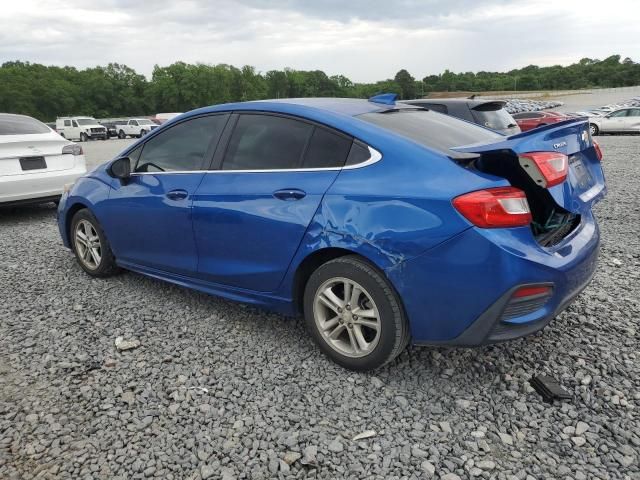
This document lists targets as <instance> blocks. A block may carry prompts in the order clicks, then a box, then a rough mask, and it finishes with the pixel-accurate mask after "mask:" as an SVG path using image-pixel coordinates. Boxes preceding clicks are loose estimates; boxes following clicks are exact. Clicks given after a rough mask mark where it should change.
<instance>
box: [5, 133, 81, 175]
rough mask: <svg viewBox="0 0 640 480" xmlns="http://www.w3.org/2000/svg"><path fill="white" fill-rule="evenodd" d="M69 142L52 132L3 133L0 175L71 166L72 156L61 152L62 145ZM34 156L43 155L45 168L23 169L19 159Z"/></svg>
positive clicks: (73, 160) (73, 161) (72, 165)
mask: <svg viewBox="0 0 640 480" xmlns="http://www.w3.org/2000/svg"><path fill="white" fill-rule="evenodd" d="M70 143H71V142H69V141H68V140H65V139H64V138H62V137H60V135H58V134H57V133H54V132H51V133H44V134H30V135H3V136H1V137H0V175H22V174H28V173H38V172H43V171H57V170H67V169H70V168H73V167H74V165H75V158H74V156H73V155H70V154H66V155H63V154H62V147H64V146H65V145H69V144H70ZM36 157H44V161H45V163H46V166H47V168H46V169H37V170H24V169H23V167H22V165H21V163H20V159H21V158H36Z"/></svg>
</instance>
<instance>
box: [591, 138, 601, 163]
mask: <svg viewBox="0 0 640 480" xmlns="http://www.w3.org/2000/svg"><path fill="white" fill-rule="evenodd" d="M593 149H594V150H595V151H596V155H597V156H598V160H599V161H602V150H601V149H600V144H599V143H598V142H596V141H595V140H594V141H593Z"/></svg>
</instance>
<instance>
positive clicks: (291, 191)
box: [273, 188, 307, 200]
mask: <svg viewBox="0 0 640 480" xmlns="http://www.w3.org/2000/svg"><path fill="white" fill-rule="evenodd" d="M306 195H307V193H306V192H304V191H302V190H300V189H298V188H283V189H282V190H276V191H275V192H273V196H274V197H276V198H278V199H280V200H300V199H301V198H304V197H305V196H306Z"/></svg>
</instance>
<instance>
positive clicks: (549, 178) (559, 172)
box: [518, 152, 569, 188]
mask: <svg viewBox="0 0 640 480" xmlns="http://www.w3.org/2000/svg"><path fill="white" fill-rule="evenodd" d="M518 159H519V160H520V165H521V166H522V168H524V170H525V171H526V172H527V173H528V174H529V176H530V177H531V178H532V179H533V181H534V182H536V184H538V185H540V186H541V187H542V188H549V187H553V186H554V185H559V184H560V183H562V182H564V181H565V179H566V178H567V171H568V170H569V157H567V156H566V155H565V154H564V153H559V152H531V153H523V154H521V155H519V156H518Z"/></svg>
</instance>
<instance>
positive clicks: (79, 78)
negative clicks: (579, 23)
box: [0, 55, 640, 121]
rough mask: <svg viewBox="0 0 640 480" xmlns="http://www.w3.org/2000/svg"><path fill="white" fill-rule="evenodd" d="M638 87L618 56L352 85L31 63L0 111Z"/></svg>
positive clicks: (10, 83) (3, 75)
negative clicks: (379, 95) (144, 72)
mask: <svg viewBox="0 0 640 480" xmlns="http://www.w3.org/2000/svg"><path fill="white" fill-rule="evenodd" d="M633 85H640V63H636V62H634V61H633V60H631V59H630V58H625V59H624V60H622V61H621V57H620V55H612V56H610V57H608V58H606V59H604V60H597V59H591V58H583V59H582V60H580V61H579V62H578V63H575V64H573V65H569V66H560V65H555V66H551V67H538V66H535V65H529V66H527V67H524V68H521V69H516V70H511V71H509V72H484V71H483V72H477V73H474V72H462V73H454V72H451V71H449V70H445V71H444V73H441V74H439V75H427V76H426V77H424V78H423V79H421V80H420V79H416V78H414V77H413V76H412V75H411V74H410V73H409V72H408V71H407V70H405V69H402V70H400V71H399V72H398V73H397V74H396V75H395V76H394V78H392V79H387V80H381V81H378V82H375V83H354V82H352V81H351V80H349V79H348V78H347V77H345V76H344V75H334V76H327V74H325V73H324V72H323V71H321V70H312V71H302V70H293V69H285V70H270V71H268V72H266V73H261V72H257V71H256V70H255V68H254V67H251V66H248V65H247V66H244V67H242V68H237V67H235V66H233V65H226V64H218V65H207V64H195V65H194V64H188V63H184V62H176V63H174V64H172V65H169V66H165V67H161V66H158V65H156V66H155V67H154V69H153V73H152V75H151V79H147V78H146V77H145V76H144V75H141V74H139V73H137V72H136V71H135V70H133V69H132V68H129V67H127V66H126V65H120V64H117V63H110V64H109V65H107V66H106V67H100V66H99V67H94V68H87V69H84V70H78V69H76V68H74V67H57V66H46V65H40V64H37V63H29V62H20V61H13V62H6V63H3V64H2V65H1V66H0V112H6V113H22V114H26V115H31V116H33V117H36V118H38V119H40V120H43V121H51V120H54V119H55V118H56V117H57V116H62V115H91V116H94V117H98V118H105V117H118V116H129V115H148V114H154V113H156V112H184V111H188V110H191V109H193V108H197V107H201V106H205V105H212V104H216V103H226V102H235V101H246V100H258V99H266V98H291V97H355V98H368V97H370V96H372V95H375V94H376V93H381V92H394V93H397V94H399V95H400V97H401V98H403V99H409V98H416V97H422V96H424V95H428V94H429V93H431V92H442V91H462V92H480V91H509V90H520V91H521V90H556V89H563V90H564V89H577V88H598V87H623V86H633Z"/></svg>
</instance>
